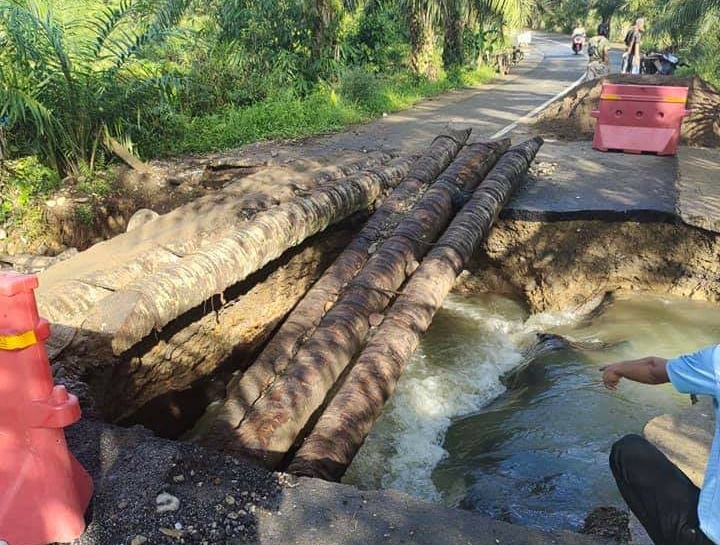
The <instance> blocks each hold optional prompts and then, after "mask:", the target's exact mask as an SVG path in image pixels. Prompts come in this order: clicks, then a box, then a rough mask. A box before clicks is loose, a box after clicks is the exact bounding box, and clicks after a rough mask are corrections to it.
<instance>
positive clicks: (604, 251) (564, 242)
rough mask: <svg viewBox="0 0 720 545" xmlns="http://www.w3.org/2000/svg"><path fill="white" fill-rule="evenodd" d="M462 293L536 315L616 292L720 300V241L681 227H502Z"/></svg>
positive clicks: (518, 224)
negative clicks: (492, 296)
mask: <svg viewBox="0 0 720 545" xmlns="http://www.w3.org/2000/svg"><path fill="white" fill-rule="evenodd" d="M470 271H471V274H470V275H467V276H465V277H464V278H462V279H461V280H460V281H459V282H458V284H457V286H456V289H457V290H459V291H473V290H477V291H490V292H496V293H504V294H507V295H510V296H513V297H516V298H518V299H520V300H523V301H524V302H526V303H527V305H528V307H529V308H530V309H531V310H532V311H533V312H539V311H544V310H561V309H569V308H577V307H579V306H582V305H584V304H586V303H587V302H588V301H591V300H600V299H602V298H603V297H604V296H605V294H607V293H608V292H615V291H618V290H628V291H630V290H632V291H645V292H656V293H668V294H672V295H677V296H680V297H686V298H689V299H699V300H707V301H712V302H718V301H720V282H718V278H720V240H719V238H718V236H717V235H715V234H713V233H709V232H707V231H702V230H700V229H695V228H692V227H688V226H686V225H683V224H676V225H675V224H667V223H635V222H603V221H566V222H550V223H541V222H530V221H513V220H504V221H499V222H498V223H497V225H496V227H495V229H494V230H493V232H492V234H491V236H490V238H489V240H488V242H487V244H486V246H485V249H484V251H483V252H482V253H481V254H480V255H478V256H476V259H475V261H474V263H473V264H472V266H471V267H470Z"/></svg>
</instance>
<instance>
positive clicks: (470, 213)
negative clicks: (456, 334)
mask: <svg viewBox="0 0 720 545" xmlns="http://www.w3.org/2000/svg"><path fill="white" fill-rule="evenodd" d="M541 145H542V140H541V139H540V138H535V139H533V140H529V141H527V142H525V143H523V144H520V145H518V146H515V147H514V148H512V149H511V150H510V151H508V152H507V153H505V154H504V155H503V157H502V158H501V159H500V161H499V162H498V164H497V165H496V166H495V168H494V169H493V171H492V172H491V173H490V174H489V175H488V177H487V178H486V179H485V181H484V182H483V183H482V184H481V185H480V187H479V188H478V189H477V190H476V191H475V192H474V194H473V196H472V198H471V199H470V201H469V202H468V203H467V204H466V205H465V206H464V207H463V209H462V210H461V211H460V212H459V213H458V215H457V216H456V217H455V219H454V220H453V222H452V224H451V225H450V227H449V228H448V230H447V231H446V232H445V234H444V235H443V236H442V237H441V238H440V240H439V241H438V243H437V244H436V245H435V246H434V248H433V249H432V251H431V252H430V253H429V254H428V256H427V257H426V258H425V259H424V260H423V262H422V265H421V266H420V268H419V269H418V271H417V272H416V273H415V274H414V275H413V276H412V278H411V279H410V280H409V282H408V283H407V285H406V286H405V288H404V289H403V291H402V293H401V294H400V295H399V297H398V298H397V300H396V301H395V303H394V304H393V306H392V307H391V308H390V310H389V311H388V313H387V315H386V317H385V318H384V320H383V322H382V323H381V324H380V325H379V327H378V329H377V330H376V332H375V334H374V335H373V337H372V338H371V339H370V341H369V342H368V344H367V345H366V347H365V349H364V350H363V352H362V353H361V354H360V356H359V357H358V359H357V361H356V363H355V365H354V367H353V368H352V370H351V371H350V372H349V374H348V376H347V379H346V380H345V382H344V384H343V385H342V387H341V388H340V389H339V390H338V392H337V394H336V395H335V396H334V398H333V400H332V401H331V402H330V403H329V405H328V407H327V408H326V409H325V411H324V412H323V414H322V416H321V417H320V419H319V420H318V422H317V424H316V425H315V427H314V429H313V430H312V432H311V433H310V435H309V436H308V437H307V439H306V440H305V442H304V443H303V445H302V447H301V448H300V449H299V451H298V452H297V454H296V455H295V458H294V459H293V461H292V463H291V464H290V465H289V468H288V469H289V471H290V472H292V473H296V474H301V475H310V476H313V477H322V478H324V479H328V480H339V479H340V477H342V475H343V474H344V472H345V469H346V468H347V466H348V465H349V464H350V463H351V462H352V459H353V457H354V456H355V453H356V452H357V451H358V449H359V448H360V446H361V445H362V444H363V442H364V440H365V437H367V434H368V433H369V432H370V430H371V428H372V425H373V423H374V422H375V420H376V419H377V418H378V417H379V416H380V414H381V413H382V409H383V406H384V404H385V402H386V401H387V400H388V399H389V397H390V396H391V395H392V393H393V392H394V390H395V386H396V384H397V381H398V379H399V378H400V375H401V373H402V372H403V370H404V368H405V366H406V364H407V362H408V361H409V360H410V357H411V356H412V354H413V352H414V351H415V350H416V349H417V347H418V345H419V343H420V338H421V336H422V335H423V333H424V332H425V331H427V328H428V327H429V326H430V323H431V321H432V318H433V316H434V315H435V312H436V311H437V310H438V309H439V308H440V306H441V305H442V302H443V300H444V299H445V297H446V296H447V294H448V293H449V292H450V289H451V288H452V286H453V283H454V282H455V279H456V278H457V276H458V275H459V274H460V273H461V272H462V270H463V268H464V267H465V265H466V264H467V263H468V261H469V260H470V258H471V257H472V255H473V253H474V252H475V251H476V250H477V249H478V247H479V246H480V244H481V242H482V241H483V240H485V238H486V237H487V236H488V234H489V232H490V229H491V228H492V224H493V222H494V221H495V219H496V218H497V216H498V214H499V213H500V210H501V209H502V207H503V206H504V205H505V203H506V202H507V201H508V199H509V198H510V196H511V195H512V193H513V191H514V190H515V188H517V186H518V185H519V183H520V182H521V181H522V178H523V175H524V173H525V172H526V171H527V169H528V167H529V165H530V163H531V162H532V160H533V158H534V157H535V155H536V153H537V151H538V149H539V148H540V146H541Z"/></svg>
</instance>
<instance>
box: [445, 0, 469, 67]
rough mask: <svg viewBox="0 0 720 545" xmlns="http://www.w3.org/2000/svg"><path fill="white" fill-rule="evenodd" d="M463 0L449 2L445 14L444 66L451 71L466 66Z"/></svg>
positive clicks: (449, 0) (450, 0)
mask: <svg viewBox="0 0 720 545" xmlns="http://www.w3.org/2000/svg"><path fill="white" fill-rule="evenodd" d="M462 8H463V6H462V0H448V2H447V6H446V10H447V12H446V14H445V38H444V46H443V66H444V67H445V69H446V70H447V69H450V68H453V67H457V66H463V65H464V64H465V45H464V41H463V40H464V34H465V18H464V16H463V9H462Z"/></svg>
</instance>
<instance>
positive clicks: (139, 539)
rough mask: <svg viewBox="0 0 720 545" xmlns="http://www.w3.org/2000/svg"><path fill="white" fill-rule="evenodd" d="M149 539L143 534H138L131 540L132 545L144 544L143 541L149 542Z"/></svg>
mask: <svg viewBox="0 0 720 545" xmlns="http://www.w3.org/2000/svg"><path fill="white" fill-rule="evenodd" d="M147 541H148V538H146V537H145V536H143V535H138V536H135V537H134V538H132V539H131V540H130V545H143V543H147Z"/></svg>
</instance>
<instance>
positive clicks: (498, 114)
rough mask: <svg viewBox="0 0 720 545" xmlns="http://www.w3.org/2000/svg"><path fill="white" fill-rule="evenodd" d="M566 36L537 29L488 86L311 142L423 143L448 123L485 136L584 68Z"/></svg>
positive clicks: (411, 146) (410, 146)
mask: <svg viewBox="0 0 720 545" xmlns="http://www.w3.org/2000/svg"><path fill="white" fill-rule="evenodd" d="M569 42H570V40H569V38H567V39H566V38H564V37H562V36H557V35H551V34H543V33H535V34H534V35H533V44H532V46H531V47H530V48H529V49H528V50H526V55H525V60H524V61H523V63H521V64H520V65H519V66H518V67H516V68H514V69H513V71H512V72H511V74H510V76H508V77H507V78H504V79H499V80H498V81H497V82H496V83H494V84H492V85H490V86H482V87H478V88H473V89H463V90H460V91H455V92H451V93H447V94H445V95H443V96H442V97H438V98H436V99H429V100H424V101H423V102H421V103H420V104H418V105H417V106H416V107H415V108H413V109H411V110H407V111H404V112H398V113H395V114H391V115H389V116H387V117H385V118H381V119H378V120H377V121H374V122H372V123H369V124H366V125H362V126H358V127H355V128H354V129H351V130H348V131H346V132H343V133H341V134H335V135H331V136H327V137H323V138H320V139H317V140H315V142H314V143H317V144H320V145H323V146H328V147H331V148H332V147H337V148H345V149H353V150H360V149H368V150H376V149H384V150H387V149H397V150H402V151H411V150H418V149H422V148H423V147H425V146H427V144H428V142H429V141H430V140H431V139H432V138H433V137H434V136H435V135H437V134H438V133H439V132H440V130H441V129H442V128H443V127H444V126H445V125H446V124H447V123H455V124H457V125H461V126H469V127H472V129H473V138H475V139H487V138H490V137H492V136H493V135H496V134H497V133H498V132H500V131H502V130H503V129H504V128H506V127H507V126H508V125H511V124H512V123H514V122H515V121H517V120H518V119H520V118H522V117H524V116H526V115H527V114H529V113H530V112H532V111H533V110H535V109H536V108H538V107H539V106H541V105H543V104H544V103H546V102H548V101H549V100H551V99H552V98H553V97H555V96H557V95H558V93H561V92H563V91H564V90H565V89H567V88H568V87H569V86H570V85H572V84H573V83H574V82H576V81H577V80H578V78H580V77H581V76H582V75H583V74H584V72H585V66H586V64H587V57H586V56H585V55H573V53H572V51H571V50H570V47H569Z"/></svg>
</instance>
